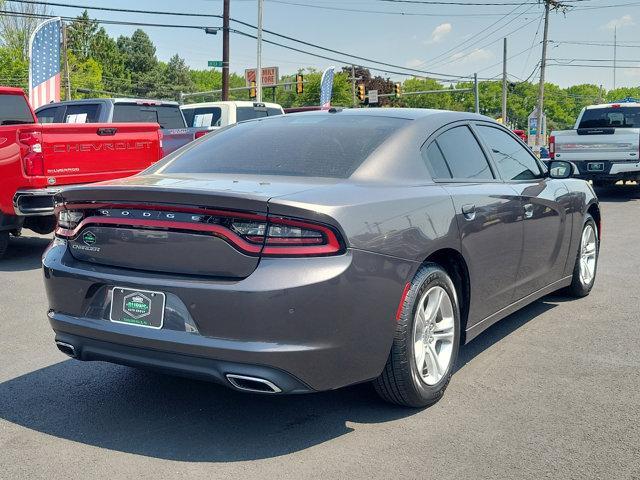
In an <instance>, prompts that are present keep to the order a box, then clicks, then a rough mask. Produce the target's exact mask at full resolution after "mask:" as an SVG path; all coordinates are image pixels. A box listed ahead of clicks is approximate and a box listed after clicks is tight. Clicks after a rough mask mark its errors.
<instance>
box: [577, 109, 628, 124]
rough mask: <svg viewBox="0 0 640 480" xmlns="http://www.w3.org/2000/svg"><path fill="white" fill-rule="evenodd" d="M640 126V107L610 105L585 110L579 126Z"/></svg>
mask: <svg viewBox="0 0 640 480" xmlns="http://www.w3.org/2000/svg"><path fill="white" fill-rule="evenodd" d="M610 127H614V128H615V127H618V128H640V107H617V108H614V107H609V108H592V109H588V110H585V111H584V113H583V114H582V118H581V119H580V125H578V128H610Z"/></svg>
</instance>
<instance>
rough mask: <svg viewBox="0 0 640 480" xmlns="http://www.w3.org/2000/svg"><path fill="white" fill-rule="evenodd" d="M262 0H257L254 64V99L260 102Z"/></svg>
mask: <svg viewBox="0 0 640 480" xmlns="http://www.w3.org/2000/svg"><path fill="white" fill-rule="evenodd" d="M263 6H264V0H258V35H257V37H258V52H257V54H258V55H257V57H258V58H257V62H256V63H257V66H256V101H257V102H262V7H263Z"/></svg>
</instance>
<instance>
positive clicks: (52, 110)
mask: <svg viewBox="0 0 640 480" xmlns="http://www.w3.org/2000/svg"><path fill="white" fill-rule="evenodd" d="M58 108H59V107H48V108H43V109H42V110H39V111H38V112H37V113H36V117H38V122H40V123H53V122H55V121H56V113H57V112H58Z"/></svg>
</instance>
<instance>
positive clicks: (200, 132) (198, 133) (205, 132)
mask: <svg viewBox="0 0 640 480" xmlns="http://www.w3.org/2000/svg"><path fill="white" fill-rule="evenodd" d="M207 133H209V130H200V131H199V132H196V134H195V135H194V137H195V140H197V139H199V138H200V137H204V136H205V135H206V134H207Z"/></svg>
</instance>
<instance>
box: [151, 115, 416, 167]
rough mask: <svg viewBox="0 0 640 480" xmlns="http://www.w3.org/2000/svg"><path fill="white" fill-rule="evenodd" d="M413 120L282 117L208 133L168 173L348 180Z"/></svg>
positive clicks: (178, 159) (173, 164)
mask: <svg viewBox="0 0 640 480" xmlns="http://www.w3.org/2000/svg"><path fill="white" fill-rule="evenodd" d="M409 121H410V120H405V119H399V118H386V117H369V116H357V117H356V116H348V115H335V114H324V115H279V116H276V117H273V118H269V119H264V120H261V121H255V122H246V123H239V124H234V125H233V126H231V127H227V128H225V129H223V130H220V131H218V132H217V133H213V134H210V135H208V136H207V137H205V138H206V140H204V141H203V142H201V143H198V144H195V145H193V146H192V147H191V148H187V150H185V151H184V152H183V153H182V154H180V155H178V156H177V157H176V158H175V159H173V160H172V161H170V162H169V163H167V164H166V165H164V166H159V167H158V168H161V169H162V172H167V173H234V174H254V175H293V176H304V177H334V178H348V177H349V176H351V174H352V173H353V172H354V171H355V170H356V169H357V168H358V167H359V166H360V165H361V164H362V162H363V161H364V160H365V159H366V158H367V157H368V156H369V155H370V154H371V153H372V152H373V151H374V150H375V149H376V148H377V147H378V146H379V145H380V144H382V143H383V142H384V141H385V140H386V139H387V138H388V137H389V136H390V135H391V134H393V132H395V131H397V130H398V129H399V128H401V127H403V126H405V125H406V124H407V122H409Z"/></svg>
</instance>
